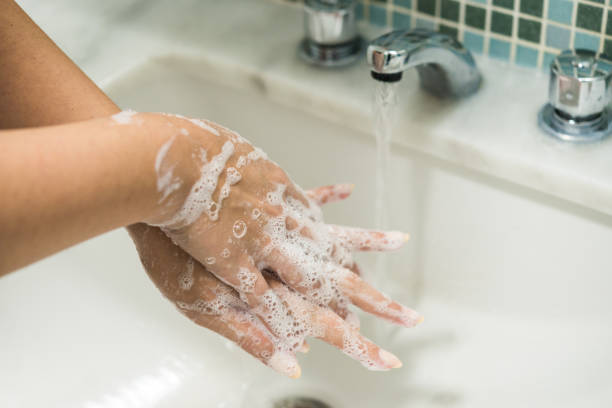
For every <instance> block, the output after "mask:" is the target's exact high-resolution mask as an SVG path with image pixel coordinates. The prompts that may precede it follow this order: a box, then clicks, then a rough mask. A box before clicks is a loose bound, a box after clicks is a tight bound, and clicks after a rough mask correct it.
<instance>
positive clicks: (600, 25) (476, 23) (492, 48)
mask: <svg viewBox="0 0 612 408" xmlns="http://www.w3.org/2000/svg"><path fill="white" fill-rule="evenodd" d="M286 1H291V2H296V1H297V2H299V1H301V0H286ZM357 2H358V3H357V4H358V6H357V7H358V10H359V11H358V18H359V19H364V20H366V21H368V22H370V23H371V24H374V25H377V26H383V27H389V28H395V29H399V28H405V29H409V28H415V27H418V28H427V29H430V30H437V31H439V32H442V33H445V34H448V35H450V36H451V37H454V38H456V39H458V40H459V41H462V42H463V44H464V45H465V47H466V48H468V49H469V50H471V51H472V52H474V53H478V54H488V55H490V56H492V57H494V58H499V59H503V60H507V61H509V62H513V63H515V64H518V65H523V66H528V67H539V68H542V69H548V65H549V63H550V61H551V60H552V58H554V56H555V55H556V54H558V53H559V52H560V51H562V50H565V49H568V48H570V46H572V47H574V48H588V49H592V50H596V51H599V52H606V53H609V54H610V55H611V56H612V0H357Z"/></svg>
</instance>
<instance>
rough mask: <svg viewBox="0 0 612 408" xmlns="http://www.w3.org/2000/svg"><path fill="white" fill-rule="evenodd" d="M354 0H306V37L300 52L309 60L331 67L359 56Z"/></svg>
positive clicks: (360, 41)
mask: <svg viewBox="0 0 612 408" xmlns="http://www.w3.org/2000/svg"><path fill="white" fill-rule="evenodd" d="M355 3H356V2H355V0H305V1H304V31H305V38H304V40H303V41H302V43H301V45H300V56H301V57H302V58H303V59H305V60H306V61H307V62H309V63H312V64H315V65H320V66H326V67H332V66H342V65H346V64H349V63H351V62H353V61H355V60H356V59H357V56H358V55H359V53H360V51H361V48H362V40H361V38H360V37H359V34H358V32H357V23H356V17H355Z"/></svg>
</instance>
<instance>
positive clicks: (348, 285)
mask: <svg viewBox="0 0 612 408" xmlns="http://www.w3.org/2000/svg"><path fill="white" fill-rule="evenodd" d="M345 271H346V272H345V273H344V277H343V279H341V285H342V289H343V292H344V294H345V295H346V296H348V297H349V299H350V300H351V303H353V304H354V305H355V306H357V307H359V308H360V309H361V310H363V311H365V312H368V313H371V314H373V315H375V316H378V317H381V318H383V319H385V320H388V321H390V322H392V323H396V324H399V325H402V326H405V327H414V326H416V325H417V324H419V323H421V322H422V321H423V316H421V315H420V314H419V313H417V312H415V311H414V310H412V309H410V308H408V307H406V306H404V305H402V304H400V303H397V302H394V301H393V300H391V299H390V298H389V297H388V296H386V295H384V294H382V293H381V292H379V291H378V290H376V289H374V287H372V286H371V285H370V284H369V283H367V282H366V281H364V280H363V279H361V278H360V277H359V276H357V275H355V274H354V273H352V272H350V271H349V270H345Z"/></svg>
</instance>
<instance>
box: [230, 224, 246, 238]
mask: <svg viewBox="0 0 612 408" xmlns="http://www.w3.org/2000/svg"><path fill="white" fill-rule="evenodd" d="M232 232H233V233H234V236H235V237H236V238H238V239H240V238H242V237H244V236H245V235H246V233H247V225H246V223H245V222H244V221H242V220H238V221H236V222H235V223H234V227H233V228H232Z"/></svg>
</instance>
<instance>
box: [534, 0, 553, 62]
mask: <svg viewBox="0 0 612 408" xmlns="http://www.w3.org/2000/svg"><path fill="white" fill-rule="evenodd" d="M548 7H550V0H544V5H543V7H542V26H541V31H540V43H539V44H538V60H537V62H536V68H540V69H541V68H542V65H544V52H545V51H544V47H545V42H546V40H547V39H548ZM544 16H546V17H547V18H544Z"/></svg>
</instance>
